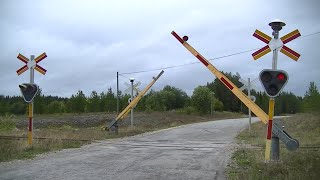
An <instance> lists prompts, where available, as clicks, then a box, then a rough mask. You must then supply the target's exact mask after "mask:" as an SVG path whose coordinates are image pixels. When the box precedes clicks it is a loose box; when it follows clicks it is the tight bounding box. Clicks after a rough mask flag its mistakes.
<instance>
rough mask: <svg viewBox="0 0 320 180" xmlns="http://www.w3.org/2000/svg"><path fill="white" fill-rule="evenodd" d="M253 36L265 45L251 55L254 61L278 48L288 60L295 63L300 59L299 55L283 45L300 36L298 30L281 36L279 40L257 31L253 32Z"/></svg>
mask: <svg viewBox="0 0 320 180" xmlns="http://www.w3.org/2000/svg"><path fill="white" fill-rule="evenodd" d="M253 36H254V37H256V38H258V39H259V40H261V41H262V42H264V43H266V44H267V45H266V46H264V47H263V48H261V49H259V50H257V51H256V52H254V53H253V54H252V57H253V59H254V60H257V59H259V58H260V57H262V56H264V55H265V54H267V53H269V52H271V51H273V50H275V49H278V48H281V50H280V52H282V53H283V54H285V55H287V56H288V57H289V58H291V59H293V60H295V61H297V60H298V59H299V57H300V54H299V53H297V52H295V51H294V50H292V49H290V48H288V47H287V46H285V44H287V43H288V42H290V41H292V40H294V39H296V38H298V37H299V36H301V34H300V32H299V30H298V29H296V30H294V31H292V32H291V33H289V34H287V35H285V36H283V37H282V38H280V39H275V38H271V37H270V36H268V35H266V34H265V33H263V32H261V31H259V30H258V29H257V30H256V31H255V32H254V34H253Z"/></svg>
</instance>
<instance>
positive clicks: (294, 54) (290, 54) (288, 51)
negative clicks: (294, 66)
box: [280, 45, 300, 61]
mask: <svg viewBox="0 0 320 180" xmlns="http://www.w3.org/2000/svg"><path fill="white" fill-rule="evenodd" d="M280 52H282V53H283V54H285V55H287V56H288V57H289V58H291V59H293V60H295V61H298V59H299V57H300V54H299V53H297V52H295V51H294V50H292V49H290V48H288V47H287V46H285V45H283V46H282V48H281V50H280Z"/></svg>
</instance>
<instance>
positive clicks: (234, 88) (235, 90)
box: [171, 31, 269, 124]
mask: <svg viewBox="0 0 320 180" xmlns="http://www.w3.org/2000/svg"><path fill="white" fill-rule="evenodd" d="M171 34H172V35H173V36H174V37H175V38H176V39H177V40H178V41H179V42H180V43H181V44H182V45H183V46H184V47H185V48H186V49H187V50H188V51H190V52H191V54H193V55H194V56H195V57H196V58H197V59H198V60H199V61H200V62H201V63H202V64H204V65H205V66H206V67H207V68H208V69H209V70H210V71H211V72H212V73H213V74H214V75H215V76H216V77H217V78H218V79H219V80H220V81H221V82H222V83H223V84H224V85H225V86H226V87H227V88H228V89H229V90H230V91H231V92H232V93H233V94H234V95H236V96H237V97H238V98H239V99H240V100H241V101H242V102H243V103H244V104H245V105H246V106H247V107H248V108H249V109H250V110H251V111H252V112H253V113H254V114H255V115H256V116H257V117H258V118H259V119H260V120H261V121H262V122H263V123H264V124H267V123H268V120H269V119H268V118H269V117H268V115H267V114H266V113H265V112H264V111H263V110H262V109H261V108H260V107H259V106H258V105H256V104H255V103H254V102H253V101H252V100H251V99H250V98H248V97H247V96H246V95H245V94H244V93H243V92H242V91H241V90H239V88H238V87H237V86H235V85H234V84H233V83H232V82H231V81H230V80H229V79H228V78H227V77H226V76H225V75H224V74H222V73H221V72H220V71H219V70H218V69H217V68H215V67H214V66H213V65H212V64H211V63H210V62H209V61H208V60H207V59H206V58H204V57H203V56H202V55H201V54H200V53H199V52H197V51H196V50H195V49H194V48H193V47H192V46H191V45H189V44H188V43H187V40H188V37H187V36H184V37H183V38H181V37H180V36H179V35H178V34H177V33H175V32H174V31H172V32H171Z"/></svg>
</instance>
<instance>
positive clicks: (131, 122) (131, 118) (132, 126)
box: [130, 79, 134, 127]
mask: <svg viewBox="0 0 320 180" xmlns="http://www.w3.org/2000/svg"><path fill="white" fill-rule="evenodd" d="M130 81H131V101H133V81H134V80H133V79H131V80H130ZM130 119H131V127H133V107H132V108H131V118H130Z"/></svg>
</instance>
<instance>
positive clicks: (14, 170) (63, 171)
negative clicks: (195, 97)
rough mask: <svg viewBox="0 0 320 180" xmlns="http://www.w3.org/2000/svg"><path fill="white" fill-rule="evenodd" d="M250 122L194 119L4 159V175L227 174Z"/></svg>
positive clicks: (126, 176) (166, 176)
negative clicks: (239, 135) (238, 137)
mask: <svg viewBox="0 0 320 180" xmlns="http://www.w3.org/2000/svg"><path fill="white" fill-rule="evenodd" d="M253 121H257V119H256V118H253ZM247 124H248V119H230V120H221V121H212V122H205V123H198V124H191V125H185V126H181V127H177V128H172V129H167V130H161V131H158V132H155V133H146V134H143V135H138V136H133V137H128V138H123V139H115V140H107V141H101V142H97V143H93V144H90V145H86V146H83V147H81V148H77V149H67V150H62V151H59V152H56V153H49V154H46V155H40V156H38V157H36V158H34V159H33V160H24V161H13V162H6V163H0V179H59V180H60V179H77V180H78V179H139V180H141V179H165V180H167V179H225V175H224V170H225V167H226V166H227V163H228V160H229V158H230V155H231V153H232V150H233V149H234V146H235V144H234V140H233V138H234V137H235V135H236V134H237V133H238V132H239V131H240V130H241V129H243V128H244V127H245V126H246V125H247Z"/></svg>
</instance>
